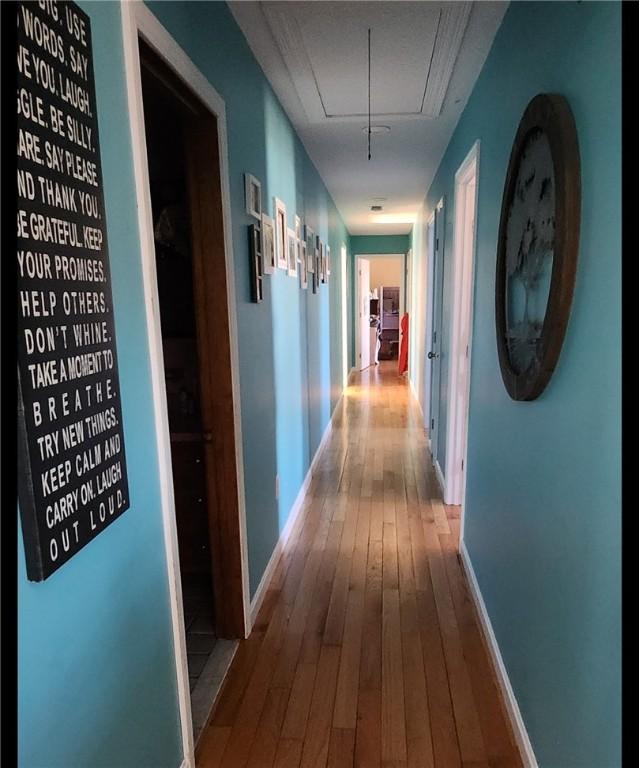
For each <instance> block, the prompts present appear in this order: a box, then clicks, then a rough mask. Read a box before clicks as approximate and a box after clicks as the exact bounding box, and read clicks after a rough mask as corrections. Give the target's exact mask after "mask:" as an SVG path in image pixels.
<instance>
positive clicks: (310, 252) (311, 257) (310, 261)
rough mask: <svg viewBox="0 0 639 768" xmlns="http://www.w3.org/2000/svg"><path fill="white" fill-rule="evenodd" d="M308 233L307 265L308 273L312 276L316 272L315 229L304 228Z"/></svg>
mask: <svg viewBox="0 0 639 768" xmlns="http://www.w3.org/2000/svg"><path fill="white" fill-rule="evenodd" d="M304 230H305V233H306V259H307V261H306V265H307V271H308V272H310V273H311V274H312V273H313V272H315V232H313V229H312V228H311V227H309V226H308V224H307V225H306V227H305V228H304Z"/></svg>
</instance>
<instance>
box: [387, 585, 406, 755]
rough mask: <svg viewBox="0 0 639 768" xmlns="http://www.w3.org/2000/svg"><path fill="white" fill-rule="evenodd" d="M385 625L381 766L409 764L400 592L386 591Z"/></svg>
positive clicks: (394, 590) (395, 590)
mask: <svg viewBox="0 0 639 768" xmlns="http://www.w3.org/2000/svg"><path fill="white" fill-rule="evenodd" d="M382 601H383V624H382V764H384V765H386V764H387V763H392V764H401V763H406V717H405V709H404V673H403V666H402V646H401V623H400V611H399V590H397V589H386V588H385V589H384V591H383V595H382Z"/></svg>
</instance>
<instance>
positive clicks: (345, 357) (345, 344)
mask: <svg viewBox="0 0 639 768" xmlns="http://www.w3.org/2000/svg"><path fill="white" fill-rule="evenodd" d="M346 258H347V255H346V246H345V245H342V250H341V267H342V386H343V387H344V388H346V385H347V384H348V324H347V320H346V317H347V312H348V309H347V307H348V297H347V293H346V284H347V273H346Z"/></svg>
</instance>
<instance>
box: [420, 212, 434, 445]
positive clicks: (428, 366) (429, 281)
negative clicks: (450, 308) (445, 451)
mask: <svg viewBox="0 0 639 768" xmlns="http://www.w3.org/2000/svg"><path fill="white" fill-rule="evenodd" d="M424 240H425V243H424V245H425V249H426V319H425V321H424V360H423V363H424V385H423V387H422V388H423V390H424V408H423V415H424V427H425V429H426V430H427V431H428V447H429V449H431V438H432V435H431V429H430V410H431V409H430V400H431V396H432V392H431V389H432V386H433V381H432V377H433V361H432V360H430V359H429V358H428V352H429V351H430V348H431V345H432V342H433V313H434V311H435V285H434V282H435V270H434V269H433V267H434V262H433V250H434V248H435V211H433V212H432V213H431V215H430V216H429V217H428V221H427V222H426V232H425V236H424ZM418 364H419V363H418ZM426 389H428V394H426Z"/></svg>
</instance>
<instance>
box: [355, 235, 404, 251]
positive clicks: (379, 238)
mask: <svg viewBox="0 0 639 768" xmlns="http://www.w3.org/2000/svg"><path fill="white" fill-rule="evenodd" d="M409 248H410V235H351V253H353V254H358V253H406V251H407V250H408V249H409Z"/></svg>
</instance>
